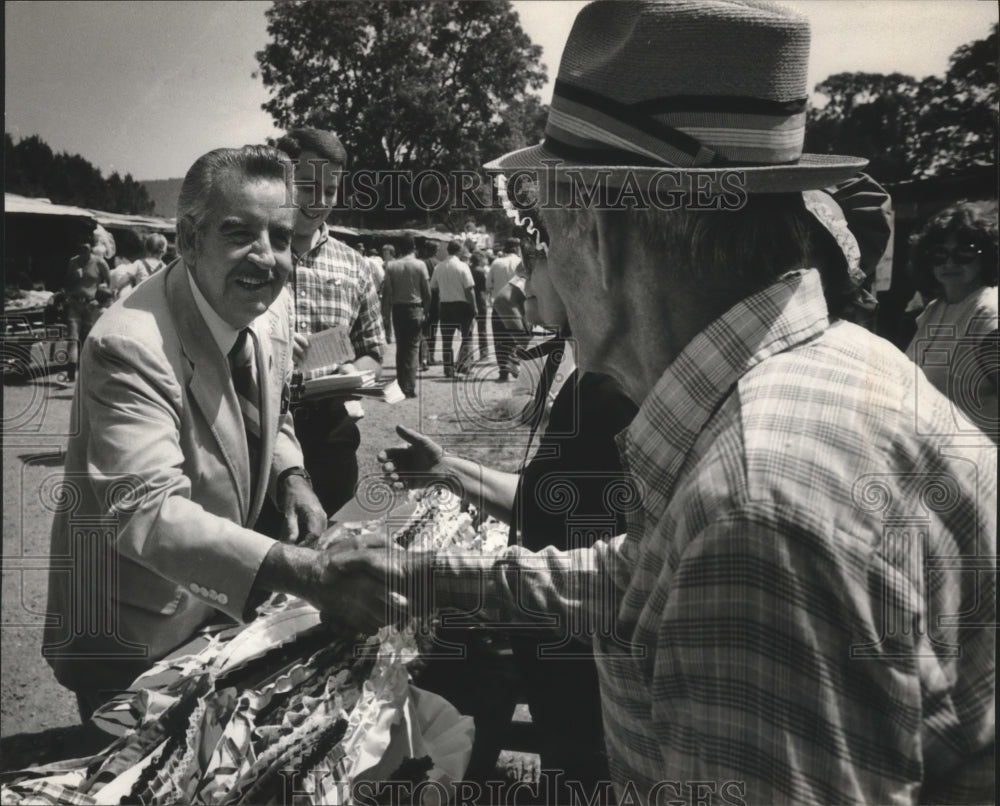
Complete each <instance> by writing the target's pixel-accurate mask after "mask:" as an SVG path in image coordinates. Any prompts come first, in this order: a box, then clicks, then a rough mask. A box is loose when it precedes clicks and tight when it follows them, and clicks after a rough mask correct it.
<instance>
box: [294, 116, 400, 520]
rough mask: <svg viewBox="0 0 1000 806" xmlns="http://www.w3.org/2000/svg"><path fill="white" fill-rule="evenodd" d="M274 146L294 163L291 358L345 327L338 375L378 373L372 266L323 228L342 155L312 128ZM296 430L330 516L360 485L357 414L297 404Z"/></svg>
mask: <svg viewBox="0 0 1000 806" xmlns="http://www.w3.org/2000/svg"><path fill="white" fill-rule="evenodd" d="M278 148H280V149H281V150H282V151H284V152H285V153H287V154H288V155H289V156H290V157H291V158H292V159H293V160H294V161H295V163H296V167H295V186H296V203H297V205H298V209H297V210H296V216H295V234H294V237H293V240H292V250H293V252H294V255H295V265H294V269H293V271H292V277H291V278H290V281H289V284H288V285H289V291H290V292H291V300H292V306H293V313H292V322H293V327H294V331H295V349H296V356H297V358H298V359H299V360H301V358H302V357H303V356H304V354H305V351H306V350H308V345H309V337H310V335H312V334H314V333H319V332H320V331H323V330H326V329H327V328H331V327H336V326H343V327H346V328H348V329H349V331H350V339H351V345H352V347H353V348H354V360H353V361H352V362H350V363H348V364H343V365H341V367H340V372H342V373H344V374H349V373H354V372H366V371H369V370H372V371H374V372H375V373H376V375H378V374H380V373H381V371H382V358H383V354H384V351H385V330H384V328H383V324H382V312H381V302H380V300H379V296H378V288H377V287H376V286H375V282H374V278H373V277H372V271H371V267H370V266H369V265H368V262H367V260H366V259H365V258H364V257H363V256H362V255H361V254H359V253H358V252H357V251H356V250H354V249H352V248H351V247H349V246H347V245H346V244H344V243H341V242H340V241H338V240H336V239H335V238H333V237H331V236H330V232H329V230H328V228H327V225H326V218H327V216H328V215H329V214H330V210H331V209H333V205H334V204H335V203H336V201H337V191H338V188H339V180H340V173H341V171H342V170H343V168H344V165H345V163H346V161H347V152H346V151H345V150H344V147H343V145H342V144H341V142H340V140H339V139H338V138H337V137H336V135H334V134H333V133H331V132H324V131H319V130H317V129H310V128H301V129H293V130H291V131H289V132H288V133H287V134H286V135H285V136H284V137H282V138H281V139H280V140H279V141H278ZM295 433H296V435H297V436H298V438H299V442H301V443H302V446H303V448H302V452H303V455H304V457H305V465H306V470H307V471H308V472H309V474H310V475H311V476H312V481H313V486H314V487H315V489H316V493H317V495H318V496H319V499H320V501H322V503H323V507H324V508H325V509H326V511H327V514H328V515H333V514H334V513H335V512H336V511H337V510H338V509H340V507H342V506H343V505H344V504H345V503H347V502H348V501H349V500H350V499H351V498H352V497H353V496H354V488H355V486H356V485H357V482H358V459H357V449H358V445H359V444H360V442H361V432H360V431H359V430H358V427H357V424H356V417H355V416H353V415H352V413H351V412H350V411H349V410H348V408H346V407H345V404H344V402H343V401H340V400H337V399H336V398H334V399H327V400H319V401H316V402H312V403H303V404H301V405H299V406H298V407H297V409H296V410H295Z"/></svg>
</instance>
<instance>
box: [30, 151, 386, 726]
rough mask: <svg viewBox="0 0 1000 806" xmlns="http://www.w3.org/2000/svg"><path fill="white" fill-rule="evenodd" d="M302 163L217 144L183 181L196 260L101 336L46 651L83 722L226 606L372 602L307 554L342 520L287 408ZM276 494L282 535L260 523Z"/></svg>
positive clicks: (81, 394) (75, 432) (94, 342)
mask: <svg viewBox="0 0 1000 806" xmlns="http://www.w3.org/2000/svg"><path fill="white" fill-rule="evenodd" d="M291 177H292V170H291V165H290V163H289V162H288V159H287V157H285V156H284V155H283V154H281V153H280V152H278V151H276V150H275V149H272V148H269V147H265V146H246V147H244V148H242V149H217V150H215V151H212V152H209V153H208V154H206V155H204V156H203V157H201V158H200V159H199V160H198V161H197V162H195V164H194V165H193V166H192V168H191V169H190V170H189V171H188V174H187V176H186V177H185V180H184V184H183V186H182V189H181V194H180V199H179V202H178V246H179V251H180V254H181V259H179V260H177V261H176V262H174V263H173V264H172V265H171V266H170V267H168V268H167V269H166V270H164V271H162V272H159V273H158V274H156V275H154V276H153V277H152V278H150V280H149V281H148V282H146V283H144V284H143V285H142V287H141V288H139V289H137V290H136V292H135V293H134V294H133V295H131V296H130V297H129V299H128V300H127V301H125V302H122V303H119V304H117V305H115V306H113V307H112V308H111V309H110V310H109V311H108V313H107V314H106V315H105V316H104V317H103V318H102V319H101V321H100V323H99V325H98V326H97V327H95V328H94V330H93V332H92V334H91V336H90V338H89V339H88V341H87V343H86V345H85V348H84V351H83V357H82V361H81V373H80V384H79V388H78V390H77V397H78V400H77V402H78V404H79V405H78V406H75V407H74V411H79V417H78V418H76V420H75V421H74V422H73V423H72V424H71V431H70V433H71V435H72V436H71V437H70V440H69V445H68V449H67V455H66V476H65V480H64V487H63V488H62V492H63V493H64V497H63V499H62V500H64V501H65V502H67V503H68V504H69V505H68V506H65V507H61V508H60V510H59V511H58V512H57V514H56V517H55V520H54V523H53V527H52V571H51V572H50V579H49V604H48V615H49V620H48V623H47V626H46V631H45V639H44V647H43V654H44V655H45V657H46V658H47V659H48V661H49V663H50V664H51V665H52V667H53V669H54V671H55V673H56V677H57V678H58V680H59V681H60V683H62V684H63V685H65V686H66V687H68V688H70V689H72V690H73V691H74V692H75V693H76V694H77V699H78V702H79V705H80V712H81V715H82V716H83V718H84V719H86V718H88V717H89V715H90V713H91V712H92V711H93V710H94V709H95V708H96V707H98V706H99V705H100V704H101V703H103V702H105V701H106V700H108V699H109V698H110V697H111V696H113V695H114V693H115V692H116V691H118V690H121V689H123V688H126V687H128V685H129V684H130V682H131V681H132V680H133V679H134V678H135V676H136V675H137V674H139V673H141V672H142V671H144V670H145V669H147V668H148V667H149V666H151V665H152V663H153V662H154V661H155V660H157V659H158V658H161V657H163V656H164V655H166V654H168V653H169V652H170V651H171V650H173V649H175V648H176V647H178V646H179V645H181V644H183V643H184V642H185V641H187V640H188V639H189V638H190V637H191V636H192V635H193V634H194V633H195V632H196V631H197V630H198V628H199V627H200V626H202V625H204V624H205V623H206V622H210V621H212V620H216V619H218V618H219V611H221V613H223V614H225V615H227V616H229V617H231V618H233V619H237V620H245V619H247V618H248V617H250V616H252V615H253V609H254V605H255V604H256V603H258V602H259V601H260V600H261V598H262V597H263V595H264V594H265V593H266V592H269V591H281V592H285V593H291V594H294V595H298V596H301V597H302V598H305V599H307V600H309V601H311V602H312V603H313V604H315V605H316V606H317V607H319V608H320V609H322V610H326V611H330V610H343V609H344V608H347V609H351V608H354V607H366V606H367V605H363V604H353V603H355V602H358V601H359V600H362V601H365V602H369V603H374V602H377V601H381V599H380V596H379V595H378V592H377V591H376V592H375V593H374V595H367V596H359V593H361V592H364V591H362V590H361V588H360V586H364V585H365V584H366V579H367V578H366V577H363V576H362V577H358V578H356V579H353V580H347V579H345V577H346V576H347V567H348V566H349V565H350V563H351V552H350V551H342V552H340V553H338V554H337V555H336V556H334V555H332V554H323V553H320V552H316V551H313V550H310V549H306V548H303V547H300V546H294V545H290V542H293V541H295V540H296V539H300V538H304V537H306V536H315V535H318V534H319V533H320V532H321V531H322V530H323V529H324V528H325V526H326V513H325V512H324V511H323V508H322V506H321V505H320V503H319V500H318V498H317V497H316V494H315V493H314V492H313V490H312V487H311V485H310V483H309V478H308V475H306V474H305V471H304V470H303V469H302V451H301V448H300V446H299V443H298V442H297V441H296V438H295V433H294V430H293V428H292V420H291V416H290V414H289V412H288V388H287V380H288V378H289V376H290V373H291V367H292V338H291V332H290V329H289V323H288V316H287V307H286V305H285V304H284V303H282V302H280V301H279V303H278V304H274V303H275V301H276V300H278V299H279V296H281V295H282V292H283V288H284V285H285V281H286V279H287V277H288V275H289V272H290V271H291V264H292V252H291V240H292V234H293V226H294V218H295V208H294V206H293V205H292V204H291V203H290V200H291V198H292V196H291ZM266 495H270V497H271V498H272V500H273V501H274V502H275V504H276V505H277V507H278V509H279V510H280V511H281V512H282V513H283V515H284V524H283V528H282V533H281V534H280V535H279V538H281V539H280V540H275V539H274V538H272V537H270V536H266V535H264V534H260V533H258V532H255V531H253V530H252V526H253V524H254V522H255V520H256V519H257V516H258V514H259V512H260V509H261V505H262V503H263V501H264V498H265V496H266Z"/></svg>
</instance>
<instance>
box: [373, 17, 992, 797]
mask: <svg viewBox="0 0 1000 806" xmlns="http://www.w3.org/2000/svg"><path fill="white" fill-rule="evenodd" d="M809 38H810V31H809V23H808V21H807V19H806V18H804V17H803V16H801V15H799V14H798V13H797V12H794V11H792V10H790V9H786V8H784V7H781V6H778V5H776V4H770V3H768V4H765V3H755V2H751V0H709V2H703V3H673V2H641V3H631V2H600V1H599V2H595V3H591V4H589V5H587V6H585V7H584V8H583V9H582V10H581V11H580V12H579V14H578V15H577V17H576V20H575V22H574V25H573V27H572V30H571V32H570V35H569V39H568V41H567V43H566V47H565V50H564V52H563V56H562V65H561V67H560V71H559V76H558V79H557V81H556V83H555V87H556V88H555V90H554V95H553V99H552V104H551V110H552V111H551V112H550V115H549V119H548V122H547V126H546V135H545V140H544V141H543V143H542V144H540V145H537V146H533V147H530V148H527V149H522V150H519V151H517V152H514V153H513V154H509V155H506V156H504V157H501V158H499V159H497V160H494V161H493V162H491V163H489V164H487V166H486V169H487V170H488V171H490V172H492V173H505V172H506V173H509V174H511V175H512V176H513V175H514V174H515V173H516V174H517V175H519V176H522V177H523V176H524V175H525V172H526V171H530V172H532V173H534V174H536V176H537V186H538V188H539V193H540V204H541V205H542V211H541V212H542V219H543V221H544V223H545V225H546V227H547V229H548V233H549V236H550V250H549V256H548V266H547V270H548V273H549V276H550V277H551V280H552V284H553V286H554V287H555V289H556V291H557V292H558V294H559V296H560V297H561V298H562V300H563V302H564V303H565V307H566V312H567V318H568V320H569V323H570V326H571V327H572V331H573V336H574V338H575V339H576V342H577V345H578V347H579V361H580V367H581V369H582V370H584V371H600V372H605V373H607V374H608V375H610V376H611V377H612V378H614V379H615V380H616V382H617V383H618V385H619V386H620V387H621V388H622V389H623V391H625V392H626V394H627V395H628V396H629V397H630V398H631V399H632V400H633V401H634V402H635V403H636V404H637V405H638V406H639V412H638V414H637V415H636V417H635V419H634V420H633V421H632V423H631V425H629V427H628V428H627V429H626V430H625V431H623V432H622V433H621V434H619V435H618V437H617V442H618V446H619V449H620V452H621V456H622V461H623V466H624V467H625V468H626V470H627V471H628V472H629V475H630V478H631V479H632V480H633V483H634V495H631V496H623V497H621V498H618V499H617V505H618V507H619V508H621V509H623V510H624V513H623V514H624V516H625V519H626V523H627V529H626V532H625V533H623V534H620V535H617V536H615V537H612V538H610V539H608V538H606V537H602V538H601V539H599V540H597V541H596V542H595V543H594V545H593V546H592V547H591V548H588V549H575V550H572V551H569V552H562V551H559V550H558V549H556V548H554V547H552V546H548V547H546V548H545V549H543V550H542V551H539V552H531V551H529V550H528V549H526V548H524V547H521V546H514V547H510V548H508V549H506V550H505V551H504V552H503V553H502V554H501V555H500V556H499V557H498V558H496V557H483V556H472V555H469V554H467V553H464V554H457V553H455V552H450V551H433V550H427V551H422V552H412V551H411V552H404V551H390V549H389V548H388V547H384V548H382V549H381V550H378V551H376V550H369V553H370V561H371V564H372V566H371V571H372V573H377V571H376V567H377V565H376V564H377V563H383V565H382V569H383V571H384V572H385V573H386V583H387V584H389V585H390V586H391V587H392V588H393V589H396V590H399V591H405V593H406V595H407V597H408V599H409V601H410V602H411V603H412V604H413V605H414V606H415V607H420V606H422V604H421V603H424V602H426V601H427V598H425V597H429V596H431V594H433V603H434V606H435V607H439V608H456V609H458V610H459V611H461V612H465V613H472V612H475V613H476V614H477V615H478V617H479V618H480V619H486V620H488V621H493V620H497V621H500V622H501V623H510V622H512V621H531V620H537V619H539V618H543V617H548V618H550V619H551V618H553V617H554V618H555V619H556V623H557V624H558V625H559V628H560V631H561V634H562V635H563V636H564V637H566V638H571V637H576V638H580V639H585V640H590V641H591V642H592V646H593V651H594V656H595V659H596V662H597V665H598V671H599V679H600V688H601V699H602V715H603V726H604V735H605V744H606V747H607V751H608V756H609V768H610V772H611V778H612V781H613V785H614V790H615V797H616V799H617V800H618V801H619V802H655V803H663V802H666V801H667V800H671V799H685V798H686V797H687V796H688V795H690V793H691V792H693V791H694V786H695V782H711V784H710V785H711V786H713V787H715V788H714V789H712V790H711V791H712V792H713V797H714V796H715V793H718V796H719V797H724V798H725V799H729V800H734V801H735V800H737V799H738V800H739V801H740V802H747V803H797V804H828V803H888V802H899V803H916V802H917V801H918V800H919V801H921V802H931V803H951V802H987V801H989V800H990V799H991V797H992V793H993V791H994V776H995V766H994V735H995V651H996V645H995V644H996V632H995V625H996V578H995V574H993V573H991V572H990V571H988V570H987V571H985V572H982V571H981V570H979V569H981V568H982V565H981V564H982V558H983V557H994V556H996V458H997V456H996V447H995V446H994V445H993V444H992V443H990V442H989V441H988V440H983V439H978V440H975V439H973V440H964V441H963V440H956V439H955V438H954V436H953V434H952V432H951V430H950V428H949V424H950V423H951V422H952V414H951V405H950V403H949V401H948V400H947V398H945V397H944V396H943V395H941V394H940V392H938V391H937V390H936V389H935V388H934V387H933V385H932V384H931V383H930V382H929V381H927V379H926V378H924V377H923V375H922V374H921V373H916V372H914V371H913V365H912V363H911V362H910V361H909V360H907V359H906V357H905V356H904V355H903V354H902V353H901V352H900V351H898V350H897V349H896V348H895V347H894V346H893V345H891V344H890V343H888V342H886V341H884V340H882V339H880V338H878V337H876V336H874V335H873V334H871V333H870V332H869V331H867V330H865V329H864V328H861V327H858V326H857V325H854V324H852V323H850V322H846V321H843V320H837V321H831V317H830V309H829V307H828V302H827V299H826V298H825V296H824V285H823V282H822V281H821V277H820V273H819V271H818V270H816V269H812V268H808V261H809V257H810V253H811V250H810V242H811V240H812V236H813V234H814V233H816V232H817V230H816V227H818V226H820V225H819V223H818V222H816V220H815V218H814V216H812V215H811V214H810V213H809V211H808V210H807V209H806V207H805V203H804V199H803V196H802V191H805V190H810V189H817V188H824V187H829V186H831V185H835V184H836V183H838V182H840V181H843V180H846V179H848V178H850V177H851V176H853V175H854V174H856V173H857V172H858V171H860V170H861V169H862V168H863V167H864V165H865V161H864V160H861V159H856V158H851V157H844V156H840V155H831V154H824V155H811V154H805V153H803V151H802V144H803V141H804V135H805V130H804V121H805V107H806V101H807V98H808V87H807V59H808V52H809ZM664 99H666V100H664ZM678 99H680V100H678ZM667 101H669V103H668V102H667ZM709 107H710V108H711V110H712V111H711V114H710V117H711V121H710V122H711V124H712V125H711V126H704V125H701V124H702V122H703V119H704V115H705V114H708V113H706V112H705V111H704V110H706V109H708V108H709ZM581 179H582V180H583V181H585V182H586V183H587V187H588V193H587V194H581V193H579V192H576V193H572V192H570V191H571V190H572V188H573V185H574V183H577V182H579V181H580V180H581ZM595 185H596V190H595V189H594V188H595ZM577 190H579V185H577ZM589 191H593V192H589ZM635 194H638V200H639V202H641V203H636V197H635ZM623 196H624V199H623ZM959 246H960V244H958V243H956V244H955V245H954V247H953V248H955V249H956V250H957V249H958V248H959ZM940 257H941V259H942V260H948V261H950V260H951V258H950V256H944V255H942V256H940ZM944 491H947V492H944ZM942 493H943V494H942ZM575 500H576V499H575V497H574V496H572V495H557V496H550V497H549V499H548V500H547V504H548V505H549V506H550V507H552V508H555V509H560V508H561V509H569V510H570V512H572V507H573V506H574V503H575ZM900 524H907V527H906V528H902V527H901V526H900ZM552 539H554V538H550V539H549V542H550V543H551V542H552ZM387 556H389V557H390V562H389V564H385V563H386V557H387ZM935 558H947V562H939V561H938V560H937V559H935ZM915 737H917V738H918V739H919V741H918V740H915ZM688 787H690V789H689V788H688ZM591 794H592V793H591Z"/></svg>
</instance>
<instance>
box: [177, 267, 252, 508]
mask: <svg viewBox="0 0 1000 806" xmlns="http://www.w3.org/2000/svg"><path fill="white" fill-rule="evenodd" d="M165 271H168V272H169V274H168V275H167V277H166V278H165V282H166V294H167V305H168V306H169V309H170V313H171V316H172V317H173V320H174V322H175V324H176V326H177V334H178V337H179V339H180V342H181V347H182V348H183V350H184V354H185V355H186V356H187V357H188V360H190V361H191V366H192V372H191V379H190V381H189V382H188V389H189V391H190V392H191V396H192V397H193V398H194V400H195V402H196V403H197V404H198V408H199V409H200V410H201V415H202V417H204V419H205V422H206V423H207V424H208V427H209V429H210V430H211V432H212V436H213V437H215V441H216V444H217V445H218V447H219V453H220V454H221V455H222V458H223V459H224V460H225V463H226V466H227V467H228V468H229V473H230V475H232V477H233V484H234V486H235V488H236V496H237V501H238V502H239V508H240V513H241V514H242V516H243V520H244V523H246V522H247V516H248V515H249V513H250V497H251V496H250V493H251V491H250V458H249V455H248V451H247V444H246V432H245V430H244V427H243V414H242V412H241V411H240V404H239V401H238V400H237V399H236V391H235V390H234V389H233V384H232V382H231V380H230V377H229V376H230V372H229V366H228V360H227V358H226V357H225V356H223V355H222V353H221V352H220V350H219V348H218V345H217V344H216V341H215V339H214V338H213V336H212V332H211V331H210V330H209V329H208V325H206V324H205V320H204V319H202V317H201V314H200V313H199V311H198V307H197V305H196V304H195V301H194V296H193V295H192V293H191V286H190V285H189V281H188V277H187V268H186V267H185V266H184V262H183V260H178V261H176V262H175V263H174V264H173V265H172V266H170V267H169V268H168V269H166V270H165ZM262 448H263V449H262V450H261V454H262V455H263V456H268V457H269V456H270V454H269V453H268V452H267V444H265V445H263V446H262ZM266 478H267V476H265V477H264V479H265V480H266Z"/></svg>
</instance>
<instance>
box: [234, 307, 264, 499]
mask: <svg viewBox="0 0 1000 806" xmlns="http://www.w3.org/2000/svg"><path fill="white" fill-rule="evenodd" d="M229 364H230V367H231V369H232V372H233V388H234V389H235V390H236V398H237V399H238V400H239V402H240V411H241V412H242V413H243V427H244V429H245V430H246V435H247V449H248V453H249V455H250V490H251V496H252V494H253V492H254V491H256V489H257V476H258V471H259V467H260V384H259V382H258V379H257V336H256V335H255V334H254V332H253V331H252V330H251V329H250V328H248V327H245V328H243V330H241V331H240V335H239V336H238V337H237V338H236V344H234V345H233V349H232V350H230V351H229Z"/></svg>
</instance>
